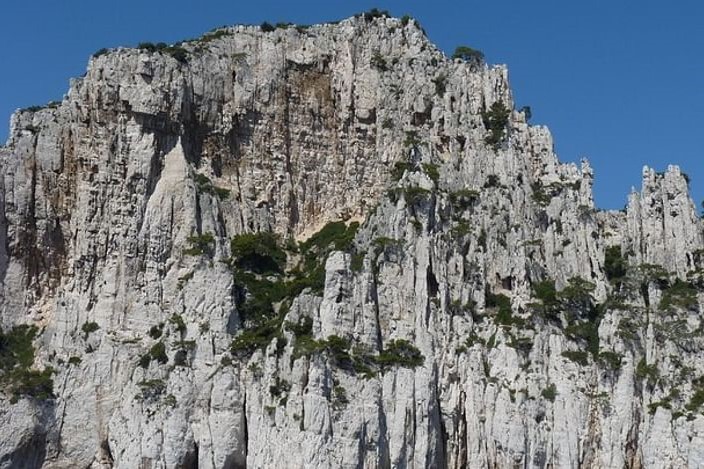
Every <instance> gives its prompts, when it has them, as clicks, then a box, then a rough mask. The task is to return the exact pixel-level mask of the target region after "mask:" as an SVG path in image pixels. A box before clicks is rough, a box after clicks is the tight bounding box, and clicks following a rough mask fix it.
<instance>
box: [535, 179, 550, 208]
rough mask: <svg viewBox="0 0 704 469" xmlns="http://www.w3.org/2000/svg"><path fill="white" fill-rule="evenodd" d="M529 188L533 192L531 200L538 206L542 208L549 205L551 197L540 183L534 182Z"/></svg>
mask: <svg viewBox="0 0 704 469" xmlns="http://www.w3.org/2000/svg"><path fill="white" fill-rule="evenodd" d="M530 188H531V190H532V191H533V200H534V201H535V202H536V203H537V204H538V205H541V206H543V207H546V206H548V205H550V201H551V200H552V195H551V194H549V193H548V192H547V191H546V190H545V188H544V187H543V183H542V182H540V181H535V182H534V183H533V184H531V185H530Z"/></svg>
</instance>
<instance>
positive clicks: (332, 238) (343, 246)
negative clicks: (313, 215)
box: [300, 221, 359, 253]
mask: <svg viewBox="0 0 704 469" xmlns="http://www.w3.org/2000/svg"><path fill="white" fill-rule="evenodd" d="M358 229H359V223H358V222H353V223H350V224H349V226H347V225H345V223H344V222H341V221H338V222H330V223H328V224H327V225H325V226H324V227H323V229H321V230H320V231H318V232H317V233H315V234H314V235H313V236H311V237H310V238H308V239H307V240H306V241H305V242H303V243H301V246H300V249H301V252H303V253H307V252H311V250H313V249H315V250H317V251H321V252H322V251H325V250H327V249H329V248H333V249H335V250H337V251H347V250H349V249H350V248H351V247H352V241H354V237H355V236H356V235H357V230H358Z"/></svg>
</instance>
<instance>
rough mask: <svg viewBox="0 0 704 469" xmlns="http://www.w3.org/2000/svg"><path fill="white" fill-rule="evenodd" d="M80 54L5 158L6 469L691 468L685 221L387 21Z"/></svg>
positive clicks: (692, 215)
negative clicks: (595, 189)
mask: <svg viewBox="0 0 704 469" xmlns="http://www.w3.org/2000/svg"><path fill="white" fill-rule="evenodd" d="M271 29H272V30H269V28H260V27H253V26H247V27H245V26H237V27H232V28H223V29H219V30H216V31H214V32H211V33H209V34H207V35H206V36H204V37H202V38H200V39H198V40H194V41H189V42H185V43H182V44H179V45H177V46H168V47H161V46H159V47H157V46H153V47H142V48H139V49H127V48H120V49H114V50H110V51H103V53H100V54H96V56H94V57H93V58H92V59H91V61H90V63H89V66H88V70H87V73H86V75H85V77H83V78H80V79H76V80H74V81H73V82H72V83H71V88H70V90H69V92H68V94H67V96H66V97H65V98H64V100H63V101H62V102H61V103H60V104H54V105H51V106H48V107H45V108H43V109H40V110H25V111H18V112H17V113H16V114H15V115H14V116H13V118H12V123H11V134H10V137H9V140H8V142H7V145H6V146H5V147H2V148H0V207H2V210H0V214H1V218H0V238H1V240H2V242H0V280H1V284H0V325H1V326H2V329H3V335H2V336H0V339H1V340H0V382H1V383H2V394H0V467H2V468H38V467H44V468H74V467H90V468H99V467H102V468H108V467H115V468H137V467H139V468H196V467H197V468H239V467H251V468H259V467H277V468H283V467H291V468H298V467H310V468H312V467H315V468H339V467H349V468H353V467H354V468H359V467H365V468H367V467H369V468H372V467H382V468H384V467H386V468H390V467H408V468H421V467H449V468H478V467H492V468H494V467H496V468H504V467H530V468H547V467H593V468H612V467H629V468H641V467H647V468H660V467H662V468H665V467H700V466H703V465H704V415H702V410H703V408H702V407H701V406H702V404H704V360H702V358H704V349H703V345H704V342H703V341H702V337H701V336H702V330H704V322H702V316H701V307H702V299H703V298H704V297H703V296H702V288H703V287H704V282H703V280H702V273H703V272H704V271H702V269H703V268H704V238H703V234H704V233H703V229H702V228H703V227H702V223H701V221H700V220H699V218H698V215H697V213H696V211H695V207H694V204H693V203H692V201H691V199H690V198H689V195H688V187H687V180H686V176H684V175H683V174H682V173H681V172H680V170H679V169H678V168H677V167H670V168H669V169H668V171H667V172H666V173H664V174H657V173H655V172H654V171H652V170H650V169H647V168H646V169H645V170H644V172H643V187H642V190H641V192H640V193H633V194H631V195H630V197H629V202H628V205H627V208H626V209H625V211H624V212H625V213H623V212H601V211H598V210H596V208H595V207H594V203H593V199H592V170H591V168H590V167H589V164H588V163H587V162H586V161H585V162H583V163H582V165H581V168H578V167H576V166H575V165H573V164H561V163H560V162H559V161H558V160H557V157H556V155H555V154H554V152H553V148H552V147H553V145H552V137H551V136H550V133H549V132H548V130H547V129H546V128H544V127H539V126H531V125H529V124H528V123H527V119H526V115H525V112H523V111H516V110H514V105H513V102H512V97H511V92H510V88H509V85H508V81H507V71H506V69H505V68H504V67H501V66H487V65H486V64H485V63H484V62H483V61H482V60H481V58H480V57H478V56H477V57H465V59H466V60H463V59H454V60H452V59H449V58H447V57H446V56H445V55H444V54H443V53H442V52H441V51H439V50H438V49H437V48H436V47H435V46H433V45H432V44H431V43H430V42H428V40H427V38H426V37H425V35H424V33H423V31H422V29H421V28H420V27H419V26H418V25H417V24H416V23H415V22H414V21H413V20H407V19H404V20H400V19H395V18H389V17H386V16H384V15H362V16H359V17H356V18H350V19H347V20H344V21H342V22H340V23H338V24H325V25H316V26H311V27H293V26H291V27H279V28H271Z"/></svg>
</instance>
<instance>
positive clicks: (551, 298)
mask: <svg viewBox="0 0 704 469" xmlns="http://www.w3.org/2000/svg"><path fill="white" fill-rule="evenodd" d="M533 292H534V294H535V297H536V298H537V299H539V300H540V301H541V302H542V303H543V305H545V306H554V305H556V304H557V290H555V281H554V280H550V279H547V280H543V281H540V282H537V283H534V284H533Z"/></svg>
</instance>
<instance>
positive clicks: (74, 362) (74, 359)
mask: <svg viewBox="0 0 704 469" xmlns="http://www.w3.org/2000/svg"><path fill="white" fill-rule="evenodd" d="M82 361H83V360H81V357H76V356H72V357H69V359H68V364H69V365H80V364H81V362H82Z"/></svg>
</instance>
